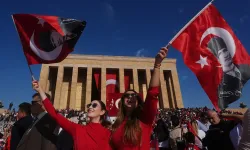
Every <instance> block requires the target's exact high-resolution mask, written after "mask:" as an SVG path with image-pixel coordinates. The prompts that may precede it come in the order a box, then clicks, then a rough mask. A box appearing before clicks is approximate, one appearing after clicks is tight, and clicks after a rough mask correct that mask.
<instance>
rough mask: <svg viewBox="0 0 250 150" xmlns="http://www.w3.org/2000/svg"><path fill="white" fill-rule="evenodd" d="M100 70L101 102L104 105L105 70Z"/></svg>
mask: <svg viewBox="0 0 250 150" xmlns="http://www.w3.org/2000/svg"><path fill="white" fill-rule="evenodd" d="M101 70H102V71H101V100H102V101H103V103H104V104H105V105H106V68H102V69H101Z"/></svg>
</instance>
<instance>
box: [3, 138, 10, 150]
mask: <svg viewBox="0 0 250 150" xmlns="http://www.w3.org/2000/svg"><path fill="white" fill-rule="evenodd" d="M10 139H11V136H8V137H7V139H6V143H5V147H4V150H10Z"/></svg>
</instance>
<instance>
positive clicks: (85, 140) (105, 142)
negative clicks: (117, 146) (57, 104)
mask: <svg viewBox="0 0 250 150" xmlns="http://www.w3.org/2000/svg"><path fill="white" fill-rule="evenodd" d="M32 84H33V88H34V90H36V91H37V92H38V93H39V94H40V95H41V98H42V100H43V104H44V106H45V108H46V110H47V112H48V113H49V114H50V116H51V117H52V118H53V119H54V120H55V121H56V122H57V123H58V124H59V125H60V127H61V128H62V129H63V130H65V131H66V132H68V133H69V134H70V135H71V136H72V137H73V140H74V149H75V150H108V149H110V146H109V139H110V134H111V132H110V130H109V129H108V128H109V127H110V125H111V123H110V122H108V121H106V120H105V119H106V115H107V110H106V106H105V104H104V103H103V102H102V101H101V100H93V101H92V102H91V103H90V104H88V105H87V108H88V114H87V115H88V118H89V119H90V122H89V123H88V124H87V125H86V126H82V125H79V124H76V123H73V122H71V121H69V120H68V119H66V118H65V117H63V116H62V115H61V114H59V113H57V112H56V110H55V108H54V107H53V105H52V103H51V102H50V100H49V98H48V97H47V96H46V95H45V93H44V91H43V89H42V88H41V87H40V86H39V84H38V82H37V81H33V82H32Z"/></svg>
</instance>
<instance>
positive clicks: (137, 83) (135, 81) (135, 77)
mask: <svg viewBox="0 0 250 150" xmlns="http://www.w3.org/2000/svg"><path fill="white" fill-rule="evenodd" d="M133 81H134V90H135V91H136V92H139V82H138V72H137V69H133Z"/></svg>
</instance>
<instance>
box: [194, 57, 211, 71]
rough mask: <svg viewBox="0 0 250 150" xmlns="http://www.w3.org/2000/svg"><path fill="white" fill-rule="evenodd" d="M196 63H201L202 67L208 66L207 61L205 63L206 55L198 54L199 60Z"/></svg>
mask: <svg viewBox="0 0 250 150" xmlns="http://www.w3.org/2000/svg"><path fill="white" fill-rule="evenodd" d="M196 63H197V64H200V65H201V68H203V67H204V66H205V65H207V66H208V63H207V57H202V56H201V55H200V60H198V61H196Z"/></svg>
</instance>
